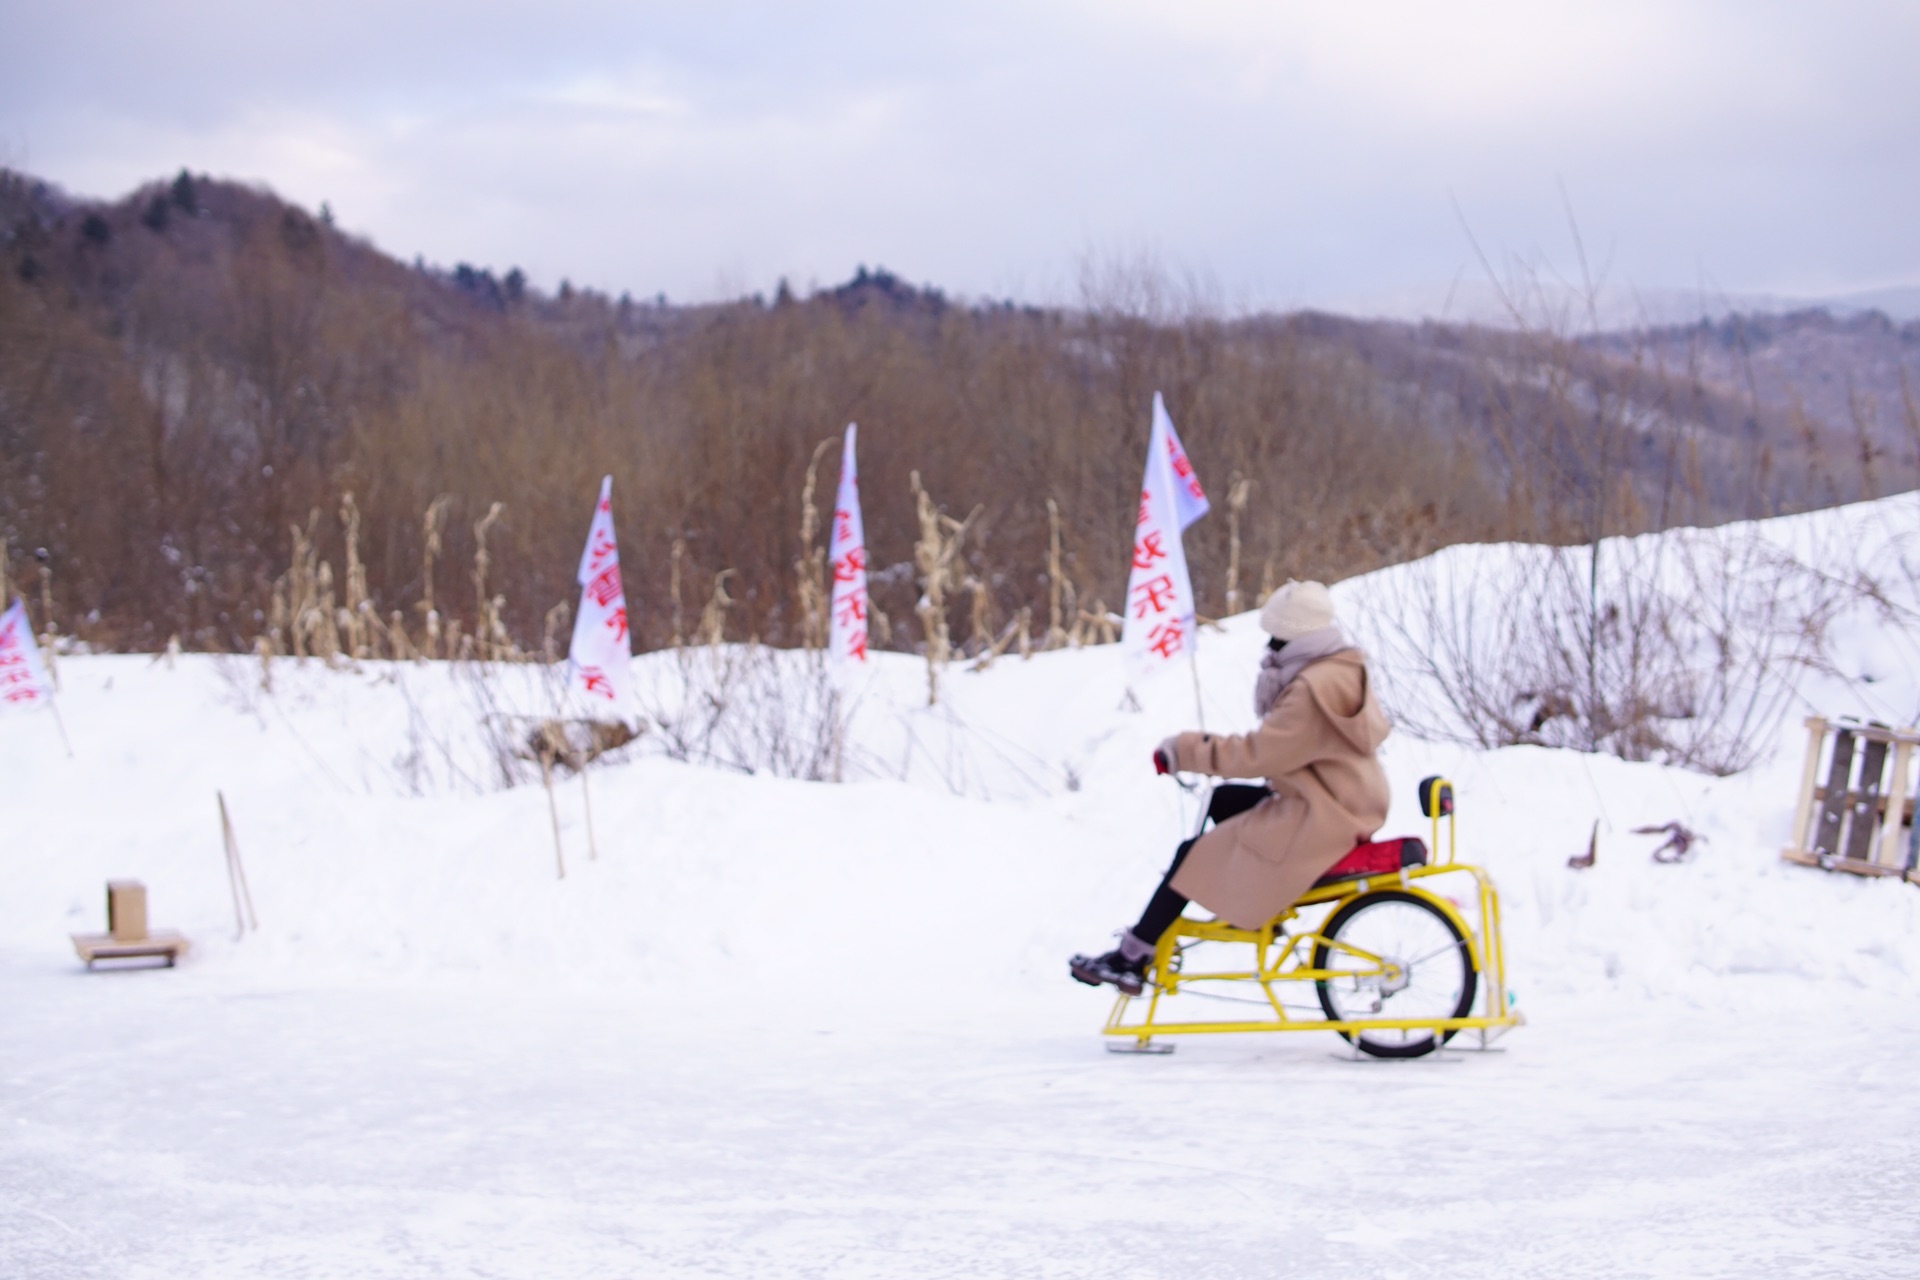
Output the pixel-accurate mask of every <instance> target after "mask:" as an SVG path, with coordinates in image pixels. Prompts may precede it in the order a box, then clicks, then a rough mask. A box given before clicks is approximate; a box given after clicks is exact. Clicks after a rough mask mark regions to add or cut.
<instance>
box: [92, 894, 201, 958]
mask: <svg viewBox="0 0 1920 1280" xmlns="http://www.w3.org/2000/svg"><path fill="white" fill-rule="evenodd" d="M71 936H72V938H73V949H74V950H75V951H77V952H79V954H80V958H81V959H82V960H85V961H86V962H87V968H89V969H91V968H93V965H94V961H96V960H132V959H137V958H141V957H156V958H159V959H163V960H165V961H166V962H167V966H168V967H169V968H171V967H172V966H173V963H174V961H176V960H178V959H179V958H180V957H181V956H183V955H185V954H186V951H187V940H186V939H185V938H183V937H181V936H180V935H179V934H178V933H175V932H174V931H173V930H171V929H157V930H154V931H153V932H151V933H150V932H148V930H147V886H146V885H144V884H141V883H140V882H139V881H138V880H109V881H107V931H106V932H105V933H76V934H73V935H71Z"/></svg>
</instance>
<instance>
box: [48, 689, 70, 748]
mask: <svg viewBox="0 0 1920 1280" xmlns="http://www.w3.org/2000/svg"><path fill="white" fill-rule="evenodd" d="M47 709H48V710H49V711H51V712H53V723H54V725H55V726H56V727H57V728H58V729H59V730H60V743H61V745H62V746H64V747H66V749H67V759H69V760H71V759H73V739H71V738H69V737H67V722H66V721H65V720H63V719H61V718H60V703H59V702H58V701H57V700H56V699H55V698H54V696H53V695H52V694H51V693H49V694H48V695H47Z"/></svg>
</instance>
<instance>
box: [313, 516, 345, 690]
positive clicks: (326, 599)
mask: <svg viewBox="0 0 1920 1280" xmlns="http://www.w3.org/2000/svg"><path fill="white" fill-rule="evenodd" d="M316 514H317V513H316ZM313 591H314V603H313V607H312V608H311V609H310V610H309V611H308V621H307V626H308V628H309V632H310V634H309V635H308V638H307V644H308V647H309V648H310V649H312V650H313V653H314V655H315V656H316V657H319V658H321V659H323V660H324V661H325V662H326V663H327V665H328V666H332V665H333V663H334V662H335V661H336V660H338V658H339V657H340V624H339V617H338V614H337V613H336V610H335V606H334V603H333V565H332V564H330V563H328V562H327V561H325V560H322V561H321V562H320V571H319V572H318V573H317V574H315V575H314V579H313Z"/></svg>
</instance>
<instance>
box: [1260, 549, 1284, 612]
mask: <svg viewBox="0 0 1920 1280" xmlns="http://www.w3.org/2000/svg"><path fill="white" fill-rule="evenodd" d="M1279 585H1280V581H1279V578H1278V577H1277V575H1275V573H1274V564H1273V557H1272V556H1268V557H1267V562H1266V563H1265V564H1263V565H1261V566H1260V598H1259V599H1258V600H1256V601H1255V602H1254V603H1255V604H1259V605H1264V604H1266V602H1267V597H1269V596H1271V595H1272V594H1273V592H1274V589H1275V588H1276V587H1278V586H1279Z"/></svg>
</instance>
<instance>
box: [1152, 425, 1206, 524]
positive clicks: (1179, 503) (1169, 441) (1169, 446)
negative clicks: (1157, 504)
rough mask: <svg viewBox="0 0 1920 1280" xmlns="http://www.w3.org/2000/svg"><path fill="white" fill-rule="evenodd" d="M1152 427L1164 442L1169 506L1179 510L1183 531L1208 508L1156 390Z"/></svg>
mask: <svg viewBox="0 0 1920 1280" xmlns="http://www.w3.org/2000/svg"><path fill="white" fill-rule="evenodd" d="M1153 430H1154V433H1155V434H1156V435H1158V436H1159V437H1160V439H1161V441H1162V442H1163V444H1164V445H1165V448H1166V454H1167V462H1168V463H1169V464H1170V465H1171V466H1172V467H1173V509H1174V510H1175V511H1176V512H1178V513H1179V516H1180V529H1181V532H1183V533H1184V532H1185V531H1186V529H1187V526H1189V525H1191V524H1192V523H1193V522H1194V521H1195V520H1198V519H1199V518H1200V517H1201V516H1203V515H1205V514H1207V512H1208V510H1210V508H1209V506H1208V505H1207V495H1206V494H1205V493H1204V492H1203V491H1202V490H1201V488H1200V477H1199V476H1197V475H1195V474H1194V473H1193V463H1191V462H1189V461H1188V460H1187V449H1186V446H1185V445H1183V444H1181V443H1180V433H1179V432H1178V431H1175V430H1174V429H1173V419H1172V418H1169V417H1168V416H1167V406H1166V404H1165V402H1164V401H1162V400H1161V399H1160V393H1159V392H1158V391H1156V392H1154V393H1153Z"/></svg>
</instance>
